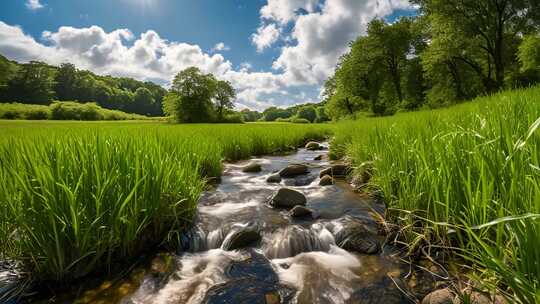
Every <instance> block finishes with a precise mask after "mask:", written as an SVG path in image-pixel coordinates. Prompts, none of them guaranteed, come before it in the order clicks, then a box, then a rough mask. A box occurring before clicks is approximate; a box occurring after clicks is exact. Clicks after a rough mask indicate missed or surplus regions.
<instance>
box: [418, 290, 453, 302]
mask: <svg viewBox="0 0 540 304" xmlns="http://www.w3.org/2000/svg"><path fill="white" fill-rule="evenodd" d="M454 298H455V295H454V293H453V292H452V291H451V290H450V289H448V288H443V289H439V290H435V291H433V292H431V293H430V294H428V295H427V296H426V297H425V298H424V299H423V300H422V304H453V303H454Z"/></svg>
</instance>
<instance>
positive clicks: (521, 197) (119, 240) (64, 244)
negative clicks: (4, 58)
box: [0, 87, 540, 303]
mask: <svg viewBox="0 0 540 304" xmlns="http://www.w3.org/2000/svg"><path fill="white" fill-rule="evenodd" d="M539 117H540V88H539V87H536V88H531V89H523V90H516V91H509V92H503V93H499V94H497V95H494V96H491V97H482V98H478V99H476V100H474V101H472V102H468V103H464V104H461V105H457V106H453V107H451V108H446V109H439V110H432V111H418V112H410V113H398V114H397V115H395V116H392V117H379V118H362V119H359V120H356V121H342V122H339V123H333V124H288V123H255V124H193V125H174V124H167V123H161V122H154V121H124V122H68V121H42V122H28V121H0V210H2V211H1V213H0V225H1V226H0V239H1V240H2V243H0V251H1V252H2V253H3V254H4V255H5V256H4V257H8V258H14V259H17V260H20V261H23V262H24V263H25V265H26V267H27V269H28V270H29V272H30V273H32V277H33V278H34V279H38V280H53V281H57V282H58V281H69V280H71V279H74V278H80V277H84V276H85V275H88V274H89V273H93V272H96V271H107V270H108V269H109V268H110V267H111V266H112V265H113V264H114V263H115V261H118V260H122V259H125V260H129V259H130V258H132V257H134V256H136V255H137V254H139V253H140V252H143V251H144V250H148V249H149V248H156V247H157V246H160V245H164V244H169V245H172V246H174V244H175V241H176V240H177V239H178V236H179V234H180V233H182V231H183V228H185V227H186V225H189V223H190V220H191V218H192V216H193V215H194V213H195V210H196V202H197V199H198V197H199V195H200V193H201V192H202V191H203V189H204V187H205V185H206V183H207V182H208V180H209V179H212V178H214V177H218V176H219V175H220V173H221V169H222V162H223V161H235V160H239V159H245V158H248V157H250V156H251V155H260V154H270V153H280V152H285V151H289V150H291V149H294V148H295V147H298V146H300V145H302V144H303V143H305V142H306V140H308V139H322V138H323V137H324V136H328V135H330V134H332V136H333V139H332V146H331V155H332V156H333V157H334V158H346V159H349V160H350V161H352V162H353V164H354V166H355V168H356V173H357V174H361V173H362V172H363V171H366V170H369V172H370V173H371V174H373V177H372V179H371V181H370V183H369V185H367V190H368V191H375V190H382V192H383V193H384V196H385V201H386V204H387V205H388V207H389V212H388V218H387V219H388V221H389V222H391V223H394V224H397V226H398V227H399V229H398V230H397V232H398V238H397V239H398V240H399V242H400V243H402V244H403V245H404V246H405V248H406V249H407V250H408V251H409V253H411V254H412V255H417V254H418V253H420V254H421V255H423V256H433V257H437V256H439V257H440V256H441V255H440V253H443V255H442V256H445V257H450V258H451V259H452V260H454V261H457V262H458V263H459V264H460V267H462V268H461V271H462V272H463V273H467V274H469V275H470V276H472V277H473V278H474V279H475V281H477V282H480V283H481V284H483V285H482V286H480V287H482V288H487V289H491V290H493V289H495V288H497V289H499V291H500V292H502V293H503V294H505V295H506V296H508V297H509V298H511V299H513V301H514V302H520V303H537V302H539V301H540V247H538V240H540V185H539V180H540V149H539V147H540V135H539V133H538V130H537V128H538V127H539V125H540V119H539Z"/></svg>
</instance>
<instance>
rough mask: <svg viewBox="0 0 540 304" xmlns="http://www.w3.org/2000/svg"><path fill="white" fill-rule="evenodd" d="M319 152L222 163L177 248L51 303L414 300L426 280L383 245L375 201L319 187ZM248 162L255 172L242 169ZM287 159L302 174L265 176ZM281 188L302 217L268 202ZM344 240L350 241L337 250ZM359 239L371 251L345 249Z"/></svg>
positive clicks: (345, 188)
mask: <svg viewBox="0 0 540 304" xmlns="http://www.w3.org/2000/svg"><path fill="white" fill-rule="evenodd" d="M326 154H327V147H326V149H324V150H318V151H308V150H306V149H303V148H302V149H299V150H298V151H297V152H296V153H293V154H290V155H285V156H268V157H262V158H254V159H251V160H248V161H244V162H239V163H234V164H226V165H225V169H224V172H223V176H222V178H221V181H220V183H219V184H218V185H216V187H215V188H214V189H212V190H208V191H207V192H205V193H204V194H203V196H202V197H201V199H200V201H199V206H198V215H197V218H196V219H195V222H194V225H193V228H192V229H191V230H190V231H189V232H188V233H185V234H184V235H183V236H182V247H183V248H180V249H179V250H178V253H166V254H163V253H160V254H158V255H156V257H155V258H154V259H153V261H152V262H151V263H149V264H148V265H147V266H145V267H140V268H137V269H135V270H133V271H131V272H130V274H128V275H127V276H125V278H124V279H122V280H120V281H118V280H117V281H105V282H103V283H102V284H101V285H100V286H99V287H98V288H92V289H88V290H84V289H82V290H80V291H79V292H77V294H76V295H69V296H66V295H64V296H61V297H58V298H57V299H55V300H56V302H60V303H73V302H74V303H103V304H107V303H125V304H128V303H129V304H143V303H144V304H146V303H149V304H150V303H156V304H157V303H160V304H161V303H164V304H166V303H171V304H172V303H175V304H176V303H182V304H183V303H186V304H188V303H189V304H198V303H213V304H217V303H267V304H275V303H390V304H391V303H414V301H415V299H418V298H420V299H421V298H422V296H423V295H424V294H425V293H426V292H428V291H429V290H430V289H432V288H433V286H434V284H435V279H436V278H434V277H432V276H430V275H429V274H427V273H422V274H419V273H417V272H416V271H415V270H412V268H413V267H410V266H409V265H406V264H404V263H402V262H400V261H399V259H398V255H397V254H396V252H395V251H393V250H392V248H390V247H388V246H384V239H385V236H384V235H383V234H382V233H380V231H379V230H380V227H379V225H378V223H377V220H376V218H377V217H380V216H382V215H383V214H384V206H383V205H382V204H378V203H377V202H374V201H372V200H370V199H367V198H364V197H363V196H360V195H358V194H357V193H356V192H354V191H353V188H352V186H351V185H349V184H348V183H347V182H346V181H345V180H339V179H336V180H335V183H334V184H332V185H328V186H321V185H319V182H320V178H319V172H320V171H321V170H323V169H325V168H327V167H328V166H330V165H331V163H330V162H329V161H328V160H327V157H326ZM321 156H322V157H321ZM319 158H322V159H321V160H316V159H319ZM250 163H251V164H252V163H257V164H260V165H261V169H262V170H261V171H260V172H244V170H243V169H244V168H245V166H246V165H248V164H250ZM295 163H301V164H305V165H306V166H307V167H308V173H306V174H300V175H298V176H296V177H293V178H284V179H282V180H281V182H280V183H269V182H267V179H268V177H269V176H271V175H273V174H275V173H276V172H278V171H279V170H281V169H283V168H285V167H287V166H288V165H290V164H295ZM285 187H286V188H289V189H293V190H295V191H298V192H300V193H302V194H303V195H304V196H305V198H306V201H307V204H306V207H308V208H309V209H311V210H312V211H313V214H312V215H311V216H304V217H298V218H297V217H292V216H291V215H290V214H289V211H288V210H287V209H281V208H273V207H271V206H270V205H269V204H268V202H269V200H270V199H271V197H272V195H274V194H275V193H276V192H277V191H278V190H279V189H281V188H285ZM355 227H356V228H355ZM358 227H360V228H358ZM357 229H361V231H362V233H360V234H359V233H358V230H357ZM245 231H249V232H252V234H251V235H252V236H253V235H254V236H255V237H254V238H253V237H252V238H251V239H248V240H247V241H246V242H247V243H246V242H244V243H246V244H247V245H246V244H244V245H245V246H241V247H242V248H241V249H237V250H227V249H230V247H231V246H230V245H231V243H234V242H235V241H237V240H238V235H239V234H242V233H244V232H245ZM363 237H366V240H364V239H362V238H363ZM351 238H353V239H352V242H350V244H353V245H350V244H349V243H347V244H349V245H347V246H345V245H344V244H345V243H346V242H344V240H350V239H351ZM363 242H371V243H373V244H376V248H375V247H370V248H375V250H371V251H370V252H369V253H370V254H367V253H366V252H359V250H355V248H357V247H358V244H359V243H360V245H359V246H360V248H363V247H362V246H363ZM355 244H357V245H355ZM355 246H356V247H355ZM344 248H346V249H348V250H346V249H344ZM360 251H362V250H360ZM424 289H425V290H424Z"/></svg>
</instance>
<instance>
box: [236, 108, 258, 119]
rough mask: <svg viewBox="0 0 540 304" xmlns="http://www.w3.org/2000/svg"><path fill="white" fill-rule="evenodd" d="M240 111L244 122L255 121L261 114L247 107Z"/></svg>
mask: <svg viewBox="0 0 540 304" xmlns="http://www.w3.org/2000/svg"><path fill="white" fill-rule="evenodd" d="M240 113H241V114H242V116H243V118H244V121H246V122H253V121H257V120H259V119H261V117H262V114H261V113H260V112H257V111H252V110H249V109H243V110H242V111H240Z"/></svg>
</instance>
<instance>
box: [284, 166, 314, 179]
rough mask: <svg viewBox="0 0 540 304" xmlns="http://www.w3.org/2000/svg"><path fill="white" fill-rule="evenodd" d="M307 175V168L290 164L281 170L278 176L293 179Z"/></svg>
mask: <svg viewBox="0 0 540 304" xmlns="http://www.w3.org/2000/svg"><path fill="white" fill-rule="evenodd" d="M306 173H308V167H307V166H306V165H302V164H292V165H288V166H287V167H285V168H283V169H281V171H279V176H281V177H294V176H297V175H302V174H306Z"/></svg>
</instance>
